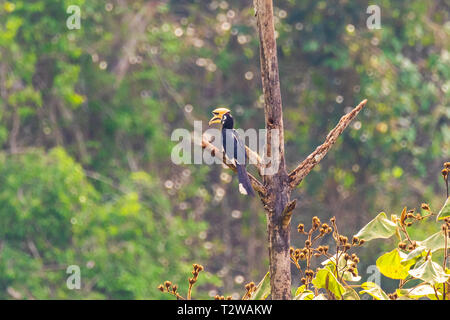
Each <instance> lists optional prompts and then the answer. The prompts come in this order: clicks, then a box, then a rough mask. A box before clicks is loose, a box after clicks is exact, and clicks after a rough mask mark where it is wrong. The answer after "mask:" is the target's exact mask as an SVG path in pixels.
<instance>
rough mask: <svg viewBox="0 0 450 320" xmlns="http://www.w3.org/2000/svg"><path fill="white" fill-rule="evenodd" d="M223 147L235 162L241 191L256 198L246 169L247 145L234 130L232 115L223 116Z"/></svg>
mask: <svg viewBox="0 0 450 320" xmlns="http://www.w3.org/2000/svg"><path fill="white" fill-rule="evenodd" d="M221 122H222V145H223V149H224V150H225V153H226V155H227V157H228V158H229V159H230V160H232V161H234V164H235V165H236V171H237V174H238V179H239V191H240V192H241V193H244V194H248V195H249V196H254V195H255V192H254V191H253V188H252V184H251V182H250V179H249V177H248V174H247V170H246V169H245V166H246V161H247V156H246V153H245V144H244V143H243V141H242V140H241V139H240V138H239V135H238V133H237V132H236V130H234V120H233V117H232V116H231V113H229V112H228V113H226V114H224V115H223V116H222V121H221Z"/></svg>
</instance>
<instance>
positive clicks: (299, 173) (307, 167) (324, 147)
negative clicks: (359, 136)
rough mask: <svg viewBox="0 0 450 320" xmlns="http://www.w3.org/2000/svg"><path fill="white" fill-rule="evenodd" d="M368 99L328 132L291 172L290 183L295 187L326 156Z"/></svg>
mask: <svg viewBox="0 0 450 320" xmlns="http://www.w3.org/2000/svg"><path fill="white" fill-rule="evenodd" d="M366 103H367V99H365V100H363V101H361V102H360V103H359V105H358V106H357V107H355V108H354V109H353V110H352V111H350V112H349V113H347V114H346V115H344V116H343V117H342V118H341V120H339V123H338V124H337V125H336V127H335V128H334V129H333V130H331V131H330V133H328V135H327V137H326V138H325V142H324V143H322V144H321V145H320V146H318V147H317V148H316V150H314V152H313V153H311V154H310V155H309V156H308V157H307V158H306V159H305V160H303V162H302V163H300V164H299V165H298V166H297V168H295V169H294V170H293V171H292V172H291V173H290V174H289V184H290V187H291V188H292V189H293V188H295V187H296V186H298V185H299V184H300V182H302V180H303V179H304V178H305V177H306V176H307V175H308V174H309V173H310V172H311V170H312V169H313V168H314V167H315V166H316V165H317V164H318V163H319V162H320V161H321V160H322V159H323V158H324V157H325V155H326V154H327V152H328V151H329V150H330V148H331V147H332V146H333V145H334V144H335V143H336V140H337V138H338V137H339V136H340V135H341V134H342V132H343V131H344V130H345V128H347V127H348V125H349V124H350V122H351V121H352V120H353V119H354V118H355V117H356V116H357V115H358V113H359V112H360V111H361V110H362V108H364V106H365V105H366Z"/></svg>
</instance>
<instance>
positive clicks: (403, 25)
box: [0, 0, 450, 299]
mask: <svg viewBox="0 0 450 320" xmlns="http://www.w3.org/2000/svg"><path fill="white" fill-rule="evenodd" d="M369 4H371V3H369V2H368V1H362V0H361V1H347V0H335V1H316V0H310V1H294V0H283V1H276V3H275V5H276V8H275V22H276V30H277V34H278V38H277V41H278V56H279V60H280V61H279V64H280V77H281V84H282V94H283V105H284V113H285V126H286V133H285V137H286V152H287V158H286V159H287V162H288V166H289V167H292V168H293V167H294V166H295V165H296V164H297V163H298V162H299V161H301V160H302V159H303V158H304V157H306V156H307V155H308V154H309V153H310V152H311V151H313V150H314V148H315V147H316V146H317V145H318V144H319V143H321V142H322V141H323V139H324V137H325V136H326V134H327V132H328V130H329V129H331V128H332V127H333V126H334V125H335V124H336V123H337V121H338V120H339V118H340V117H341V116H342V115H343V114H344V113H345V112H346V111H347V110H348V109H349V108H350V107H352V106H355V105H356V104H357V103H358V102H359V101H361V100H362V99H364V98H367V99H368V100H369V103H368V105H367V107H366V108H365V110H364V111H363V112H362V113H361V114H360V115H359V116H358V119H356V121H355V122H354V123H353V124H352V126H351V128H349V129H348V130H347V131H346V132H345V133H344V134H343V136H342V137H341V138H340V139H339V141H338V143H337V145H336V146H335V147H334V149H333V150H332V151H331V152H330V153H329V154H328V155H327V157H326V159H324V161H323V162H322V163H321V164H320V166H318V167H317V168H316V169H315V170H314V171H313V172H312V173H311V174H310V176H308V178H307V179H305V181H304V182H303V183H302V185H301V186H300V187H299V189H298V193H297V194H294V195H293V196H294V197H298V198H299V199H300V205H299V206H298V214H297V215H294V221H293V225H294V226H295V225H296V223H297V222H298V221H300V220H305V219H306V217H308V216H309V217H311V216H313V215H317V216H319V217H321V218H323V219H326V218H329V217H331V216H333V215H335V216H336V217H338V223H340V224H342V227H341V231H342V232H343V233H351V232H354V231H356V230H358V229H359V228H360V227H361V226H362V225H364V224H365V223H367V222H368V221H369V220H370V219H372V218H373V217H374V216H375V215H376V214H377V213H378V212H380V211H386V212H388V211H389V210H391V211H390V212H388V213H389V214H392V213H399V212H400V211H401V209H402V208H403V206H404V205H408V206H409V207H413V206H419V205H420V203H421V202H422V201H427V202H428V203H430V205H431V206H432V208H434V207H436V208H437V207H440V206H441V204H442V194H443V192H444V191H443V185H442V183H441V181H440V180H439V179H440V177H439V169H440V166H441V164H442V162H443V161H444V160H448V156H449V151H448V150H449V145H450V129H449V126H448V123H449V118H450V108H449V107H448V105H449V96H450V80H449V79H450V63H449V61H450V52H449V51H450V48H449V44H450V41H449V35H450V22H449V21H450V18H449V12H450V10H449V9H450V8H449V5H448V3H446V2H445V1H431V2H426V1H421V0H413V1H408V2H406V1H393V0H382V1H379V3H378V5H379V6H380V7H381V29H379V30H370V29H368V28H367V27H366V19H367V18H368V16H369V15H368V14H367V13H366V9H367V7H368V5H369ZM69 5H78V6H79V7H80V9H81V28H80V29H79V30H77V29H75V30H69V29H68V28H67V26H66V20H67V18H68V17H69V16H70V14H68V13H67V12H66V10H67V8H68V6H69ZM254 27H255V19H254V12H253V8H252V3H251V1H237V0H233V1H216V0H212V1H143V0H137V1H113V0H111V1H107V2H104V1H83V0H78V1H76V0H70V1H69V0H64V1H50V0H35V1H21V0H17V1H2V2H1V3H0V145H1V146H2V149H1V151H0V160H1V161H0V166H1V167H0V182H1V184H0V186H1V188H0V217H1V219H0V234H1V237H0V248H1V249H0V250H1V251H0V252H1V256H0V298H11V293H12V292H16V291H17V292H18V293H20V296H21V297H22V298H33V297H34V298H115V299H121V298H162V297H165V296H163V295H159V293H158V291H157V290H156V286H157V285H158V284H159V283H161V282H162V281H164V280H165V279H171V280H172V281H173V282H176V283H177V284H179V286H180V291H183V290H184V291H185V288H186V284H187V279H184V278H183V277H184V276H185V275H186V274H188V273H189V270H190V267H191V263H193V262H197V263H201V264H203V265H204V266H205V269H206V271H207V272H206V273H205V275H204V274H202V275H201V276H200V278H199V281H200V283H199V286H198V287H197V290H199V293H200V296H199V295H196V296H197V297H202V295H203V296H207V294H208V293H209V294H210V295H214V294H216V293H221V294H232V293H236V294H237V292H239V291H237V289H238V288H241V287H242V284H243V282H244V281H247V280H253V279H255V278H261V277H262V276H263V275H264V274H265V273H266V271H267V270H266V262H267V260H266V258H265V257H266V256H267V254H266V247H265V240H266V236H265V218H264V213H263V211H262V208H261V207H260V204H259V203H258V202H257V201H254V202H253V201H248V199H246V198H243V197H241V196H240V195H239V194H238V193H237V192H236V181H235V180H236V179H230V175H231V173H230V172H229V171H228V170H226V169H222V168H221V167H219V166H211V167H210V166H205V165H186V166H176V165H174V164H172V163H171V161H170V152H171V148H172V146H173V145H174V143H175V142H172V141H170V135H171V132H172V131H173V130H174V129H176V128H188V129H192V126H191V121H192V119H194V118H196V119H200V120H207V119H208V118H209V115H210V111H211V110H212V109H213V108H214V107H215V106H217V105H226V106H228V107H229V108H230V109H232V110H233V113H234V114H235V118H236V122H237V125H238V126H239V127H241V128H245V129H246V128H252V127H254V128H262V127H263V126H264V122H263V121H264V117H263V115H262V110H263V109H262V101H261V81H260V78H259V48H258V45H259V43H258V39H257V33H256V32H255V28H254ZM417 236H419V235H417ZM419 238H420V236H419ZM293 241H294V242H295V241H296V240H295V238H294V239H293ZM380 250H381V249H380V248H378V247H377V248H370V250H368V251H367V253H366V254H367V256H368V257H373V256H376V253H374V252H372V251H376V252H377V253H379V252H381V251H380ZM361 255H363V254H361ZM372 260H373V259H372ZM362 261H368V262H367V263H374V261H371V262H370V259H365V258H364V257H362ZM72 264H75V265H79V266H80V267H81V273H82V289H81V290H68V289H67V287H66V285H65V280H66V278H67V274H66V273H65V270H66V268H67V266H68V265H72ZM211 274H216V275H217V276H212V275H211ZM362 276H363V277H364V274H362ZM220 279H222V280H223V281H221V280H220ZM222 284H223V286H222ZM218 288H221V289H218ZM13 290H15V291H13Z"/></svg>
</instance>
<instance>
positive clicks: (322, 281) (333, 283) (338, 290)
mask: <svg viewBox="0 0 450 320" xmlns="http://www.w3.org/2000/svg"><path fill="white" fill-rule="evenodd" d="M312 284H313V285H314V286H315V287H316V288H317V289H320V288H322V289H326V290H328V291H330V292H331V293H333V294H334V295H335V296H336V297H337V298H338V299H340V298H341V297H342V295H343V294H344V292H345V288H344V286H343V285H342V284H340V283H339V281H338V280H337V279H336V277H335V276H334V274H333V273H332V272H331V270H330V269H329V268H327V267H325V268H322V269H319V271H317V273H316V276H315V278H314V279H313V280H312Z"/></svg>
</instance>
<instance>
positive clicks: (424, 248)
mask: <svg viewBox="0 0 450 320" xmlns="http://www.w3.org/2000/svg"><path fill="white" fill-rule="evenodd" d="M417 244H418V247H417V248H416V249H414V250H413V251H411V252H410V253H408V255H407V256H406V258H405V261H407V260H410V259H413V258H415V257H417V256H419V255H422V256H424V252H425V254H426V252H428V250H431V252H435V251H438V250H440V249H444V248H445V236H444V233H443V232H442V231H439V232H436V233H435V234H433V235H431V236H429V237H428V238H426V239H425V240H423V241H417Z"/></svg>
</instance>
